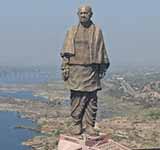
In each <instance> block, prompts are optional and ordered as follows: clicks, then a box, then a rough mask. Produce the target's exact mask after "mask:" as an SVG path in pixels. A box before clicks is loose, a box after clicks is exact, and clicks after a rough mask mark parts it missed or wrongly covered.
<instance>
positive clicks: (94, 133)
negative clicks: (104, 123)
mask: <svg viewBox="0 0 160 150" xmlns="http://www.w3.org/2000/svg"><path fill="white" fill-rule="evenodd" d="M85 133H86V134H88V135H90V136H98V135H99V132H98V131H97V130H96V129H95V128H94V127H92V126H87V127H86V129H85Z"/></svg>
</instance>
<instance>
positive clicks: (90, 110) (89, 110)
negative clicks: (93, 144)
mask: <svg viewBox="0 0 160 150" xmlns="http://www.w3.org/2000/svg"><path fill="white" fill-rule="evenodd" d="M88 99H89V101H88V103H87V106H86V109H85V122H86V132H87V133H88V134H91V135H92V134H93V135H95V134H97V132H96V131H94V126H95V121H96V113H97V91H94V92H91V93H90V95H89V97H88Z"/></svg>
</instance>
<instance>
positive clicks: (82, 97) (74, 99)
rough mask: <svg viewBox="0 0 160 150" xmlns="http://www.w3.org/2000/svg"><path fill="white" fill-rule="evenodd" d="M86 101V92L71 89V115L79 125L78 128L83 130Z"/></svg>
mask: <svg viewBox="0 0 160 150" xmlns="http://www.w3.org/2000/svg"><path fill="white" fill-rule="evenodd" d="M86 102H87V95H86V92H78V91H71V116H72V119H73V121H74V124H75V125H77V128H78V130H81V132H82V120H83V116H84V111H85V107H86ZM75 132H77V131H75Z"/></svg>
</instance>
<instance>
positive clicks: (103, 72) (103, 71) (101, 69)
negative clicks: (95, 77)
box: [99, 62, 110, 79]
mask: <svg viewBox="0 0 160 150" xmlns="http://www.w3.org/2000/svg"><path fill="white" fill-rule="evenodd" d="M109 66H110V63H109V62H108V63H107V64H100V65H99V77H100V79H102V78H104V76H105V75H106V71H107V69H108V68H109Z"/></svg>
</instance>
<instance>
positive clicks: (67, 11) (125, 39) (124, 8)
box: [0, 0, 160, 69]
mask: <svg viewBox="0 0 160 150" xmlns="http://www.w3.org/2000/svg"><path fill="white" fill-rule="evenodd" d="M83 3H88V4H90V5H91V6H92V7H93V13H94V15H93V21H94V22H95V24H98V25H99V26H100V27H101V28H102V31H103V35H104V37H105V43H106V46H107V48H108V54H109V58H110V62H111V67H114V66H126V65H128V66H137V65H138V66H158V65H159V64H160V59H159V56H160V44H159V43H160V28H159V26H160V9H159V5H160V1H158V0H141V1H138V0H134V1H128V0H121V1H116V0H102V1H101V2H99V1H98V0H95V1H94V2H92V1H91V0H88V1H85V0H84V1H76V2H75V1H70V2H68V1H67V2H66V1H62V0H59V1H58V0H55V1H51V0H46V1H43V0H35V1H32V0H28V1H21V0H14V1H11V0H7V1H2V0H0V19H1V22H0V54H1V55H0V66H55V67H57V69H59V67H60V62H61V61H60V55H59V53H60V50H61V47H62V45H63V40H64V37H65V33H66V31H67V29H68V28H69V27H70V26H72V25H74V24H77V23H78V19H77V15H76V12H77V8H78V7H79V6H80V5H81V4H83Z"/></svg>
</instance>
